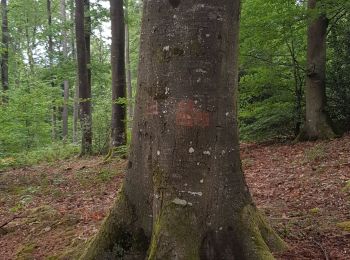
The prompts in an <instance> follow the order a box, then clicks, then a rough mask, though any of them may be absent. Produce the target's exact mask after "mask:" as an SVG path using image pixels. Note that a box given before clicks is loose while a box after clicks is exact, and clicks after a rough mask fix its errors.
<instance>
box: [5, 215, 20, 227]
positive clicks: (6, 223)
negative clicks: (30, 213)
mask: <svg viewBox="0 0 350 260" xmlns="http://www.w3.org/2000/svg"><path fill="white" fill-rule="evenodd" d="M18 218H24V217H23V216H21V215H15V216H13V217H12V218H10V219H8V220H6V221H5V222H4V223H2V224H0V228H1V229H4V227H5V226H7V225H8V224H10V223H11V222H12V221H14V220H15V219H18Z"/></svg>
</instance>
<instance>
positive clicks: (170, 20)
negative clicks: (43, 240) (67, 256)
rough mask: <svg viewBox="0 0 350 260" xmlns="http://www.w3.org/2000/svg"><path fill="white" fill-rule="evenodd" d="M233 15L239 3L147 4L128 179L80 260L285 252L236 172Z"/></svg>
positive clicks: (228, 258) (153, 0)
mask: <svg viewBox="0 0 350 260" xmlns="http://www.w3.org/2000/svg"><path fill="white" fill-rule="evenodd" d="M239 11H240V1H239V0H217V1H212V0H201V1H200V3H198V1H195V0H188V1H175V0H170V1H157V0H149V1H145V2H144V14H143V23H142V33H141V52H140V67H139V78H138V84H139V85H138V86H139V89H138V91H137V96H136V107H135V108H136V110H135V116H134V128H133V133H132V148H131V155H130V161H129V164H128V171H127V175H126V180H125V183H124V188H123V190H122V191H121V192H120V193H119V196H118V199H117V201H116V204H115V206H114V207H113V209H112V211H111V213H110V215H109V217H108V218H107V219H106V221H105V223H104V225H103V227H102V228H101V230H100V232H99V233H98V235H97V236H96V238H95V239H94V240H93V241H92V242H91V244H90V246H89V247H88V249H87V250H86V252H85V254H84V255H83V256H82V257H81V259H181V260H187V259H194V260H196V259H202V260H214V259H215V260H217V259H220V260H223V259H224V260H232V259H240V260H245V259H247V260H248V259H249V260H255V259H256V260H258V259H259V260H260V259H273V256H272V254H271V253H270V250H281V249H283V248H284V247H285V245H284V243H283V241H282V240H281V239H280V238H279V237H278V236H277V235H276V233H275V232H274V231H273V230H272V229H271V228H270V227H269V225H268V224H267V223H266V222H265V220H264V219H263V217H262V216H261V215H260V213H259V212H258V210H257V208H256V206H255V205H254V203H253V201H252V198H251V195H250V193H249V190H248V187H247V185H246V182H245V178H244V175H243V172H242V168H241V161H240V155H239V144H238V131H237V129H238V123H237V105H236V98H237V88H238V82H237V81H238V34H239V29H238V28H239ZM208 24H210V26H208Z"/></svg>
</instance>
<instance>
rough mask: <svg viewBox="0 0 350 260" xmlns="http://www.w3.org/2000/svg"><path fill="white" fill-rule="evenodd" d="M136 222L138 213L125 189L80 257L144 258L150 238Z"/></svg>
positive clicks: (86, 259)
mask: <svg viewBox="0 0 350 260" xmlns="http://www.w3.org/2000/svg"><path fill="white" fill-rule="evenodd" d="M134 223H135V214H134V212H133V209H132V207H131V205H130V204H129V201H128V199H127V197H126V195H125V193H124V190H123V189H122V190H121V191H120V192H119V194H118V196H117V199H116V201H115V204H114V205H113V207H112V209H111V211H110V213H109V215H108V216H107V218H106V219H105V221H104V223H103V224H102V226H101V228H100V230H99V232H98V233H97V235H96V236H95V237H94V238H92V240H91V241H90V243H89V245H88V246H87V249H86V250H85V251H84V252H83V254H82V255H81V256H80V258H79V259H81V260H104V259H144V258H145V252H146V251H147V246H148V239H147V238H146V236H145V234H144V232H143V230H141V229H136V228H135V227H134Z"/></svg>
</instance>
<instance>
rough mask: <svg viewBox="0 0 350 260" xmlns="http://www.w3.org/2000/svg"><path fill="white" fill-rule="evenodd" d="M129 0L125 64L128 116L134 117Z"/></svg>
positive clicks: (126, 9) (126, 12) (126, 4)
mask: <svg viewBox="0 0 350 260" xmlns="http://www.w3.org/2000/svg"><path fill="white" fill-rule="evenodd" d="M128 1H129V0H126V1H125V64H126V86H127V96H128V116H129V119H132V117H133V115H134V110H133V94H132V84H131V64H130V39H129V10H128V8H129V5H128Z"/></svg>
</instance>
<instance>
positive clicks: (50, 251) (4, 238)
mask: <svg viewBox="0 0 350 260" xmlns="http://www.w3.org/2000/svg"><path fill="white" fill-rule="evenodd" d="M242 161H243V167H244V169H245V174H246V177H247V181H248V184H249V186H250V189H251V192H252V194H253V196H254V199H255V201H256V204H257V205H258V207H259V208H260V209H261V211H263V212H264V213H265V215H266V216H267V217H268V219H269V221H270V223H271V224H272V225H273V227H274V228H275V229H276V230H277V231H278V233H279V234H280V235H281V236H282V237H283V238H284V239H285V241H286V242H287V243H288V245H289V248H290V250H289V251H288V252H285V253H284V254H283V255H279V256H277V258H278V259H295V260H301V259H341V260H346V259H350V136H349V135H348V136H345V137H343V138H341V139H337V140H333V141H329V142H317V143H299V144H270V145H261V144H242ZM102 162H103V158H101V157H94V158H88V159H77V158H73V159H70V160H65V161H59V162H56V163H50V164H41V165H38V166H32V167H24V168H17V169H12V170H7V171H3V172H0V252H1V253H0V259H1V260H10V259H11V260H12V259H62V258H63V257H62V256H64V255H65V256H68V257H67V258H66V259H73V257H69V255H71V253H72V252H74V250H75V249H76V248H79V247H82V246H84V242H85V241H87V240H88V239H89V238H90V237H91V236H92V235H93V234H95V233H96V232H97V230H98V228H99V226H100V225H101V222H102V219H103V218H104V216H105V215H106V213H107V212H108V209H109V208H110V206H111V204H112V202H113V198H114V197H115V194H116V190H118V187H120V184H121V182H122V179H123V176H124V169H125V165H126V162H125V161H123V160H115V161H113V162H111V163H108V164H104V163H102Z"/></svg>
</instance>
